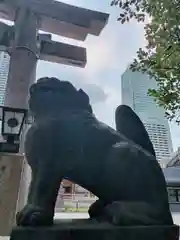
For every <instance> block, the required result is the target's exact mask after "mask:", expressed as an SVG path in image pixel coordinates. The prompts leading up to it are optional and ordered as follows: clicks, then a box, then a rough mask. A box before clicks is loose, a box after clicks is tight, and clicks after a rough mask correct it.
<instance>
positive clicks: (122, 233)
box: [10, 220, 179, 240]
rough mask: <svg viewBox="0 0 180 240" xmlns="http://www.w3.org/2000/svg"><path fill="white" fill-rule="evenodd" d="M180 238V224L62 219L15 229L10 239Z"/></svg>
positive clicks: (166, 239) (100, 239)
mask: <svg viewBox="0 0 180 240" xmlns="http://www.w3.org/2000/svg"><path fill="white" fill-rule="evenodd" d="M24 239H25V240H40V239H43V240H61V239H66V240H84V239H86V240H92V239H93V240H178V239H179V227H178V226H175V225H174V226H149V227H143V226H136V227H115V226H112V225H110V224H107V223H95V222H93V221H91V220H64V221H63V220H61V221H60V222H58V223H56V224H54V226H53V227H44V228H38V227H37V228H21V227H16V228H14V229H13V231H12V234H11V238H10V240H24Z"/></svg>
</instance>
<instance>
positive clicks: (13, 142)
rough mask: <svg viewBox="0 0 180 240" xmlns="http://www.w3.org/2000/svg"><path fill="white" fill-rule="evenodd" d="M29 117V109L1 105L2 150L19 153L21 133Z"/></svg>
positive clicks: (0, 143) (0, 148) (0, 147)
mask: <svg viewBox="0 0 180 240" xmlns="http://www.w3.org/2000/svg"><path fill="white" fill-rule="evenodd" d="M26 117H27V109H20V108H11V107H5V106H1V107H0V119H1V121H2V123H1V124H2V125H1V135H2V137H3V141H2V142H0V152H9V153H18V152H19V146H20V135H21V131H22V129H23V125H24V123H25V120H26Z"/></svg>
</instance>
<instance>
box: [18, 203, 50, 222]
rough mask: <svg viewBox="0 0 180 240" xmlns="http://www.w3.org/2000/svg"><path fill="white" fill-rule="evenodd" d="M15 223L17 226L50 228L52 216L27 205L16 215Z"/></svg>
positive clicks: (38, 208)
mask: <svg viewBox="0 0 180 240" xmlns="http://www.w3.org/2000/svg"><path fill="white" fill-rule="evenodd" d="M16 223H17V225H18V226H50V225H52V224H53V214H50V213H47V211H46V210H44V209H42V208H40V207H37V206H33V205H31V204H28V205H26V206H25V207H24V208H23V209H22V210H21V211H20V212H18V213H17V215H16Z"/></svg>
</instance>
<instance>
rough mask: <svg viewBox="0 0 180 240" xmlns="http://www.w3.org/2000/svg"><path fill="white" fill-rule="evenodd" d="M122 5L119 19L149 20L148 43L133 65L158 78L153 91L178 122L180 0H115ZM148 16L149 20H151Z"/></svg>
mask: <svg viewBox="0 0 180 240" xmlns="http://www.w3.org/2000/svg"><path fill="white" fill-rule="evenodd" d="M111 5H112V6H118V7H119V8H120V15H119V18H118V21H120V22H121V23H122V24H124V23H126V22H129V21H130V20H131V19H136V20H137V21H138V22H142V21H146V18H148V19H150V21H149V22H148V23H146V24H145V27H144V30H145V38H146V41H147V45H146V46H145V48H144V49H142V48H140V49H139V50H138V51H137V57H136V59H134V61H133V63H132V64H131V66H130V68H131V69H132V71H140V72H143V73H147V74H149V75H150V76H151V77H153V78H155V80H156V81H157V84H158V89H157V90H155V89H149V95H151V96H153V97H155V100H156V101H157V103H158V104H159V105H161V106H163V107H164V108H165V110H166V114H167V117H168V118H169V119H170V120H172V119H175V120H176V122H178V123H179V122H180V121H179V113H180V2H179V1H178V0H113V1H112V2H111ZM148 19H147V20H148Z"/></svg>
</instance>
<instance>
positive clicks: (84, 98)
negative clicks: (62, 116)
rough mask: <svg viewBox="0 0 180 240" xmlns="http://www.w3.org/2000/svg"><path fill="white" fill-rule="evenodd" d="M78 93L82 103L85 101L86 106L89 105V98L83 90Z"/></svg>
mask: <svg viewBox="0 0 180 240" xmlns="http://www.w3.org/2000/svg"><path fill="white" fill-rule="evenodd" d="M78 93H79V95H80V99H81V101H83V103H84V105H89V96H88V95H87V94H86V93H85V92H84V91H83V90H82V89H79V91H78Z"/></svg>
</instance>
